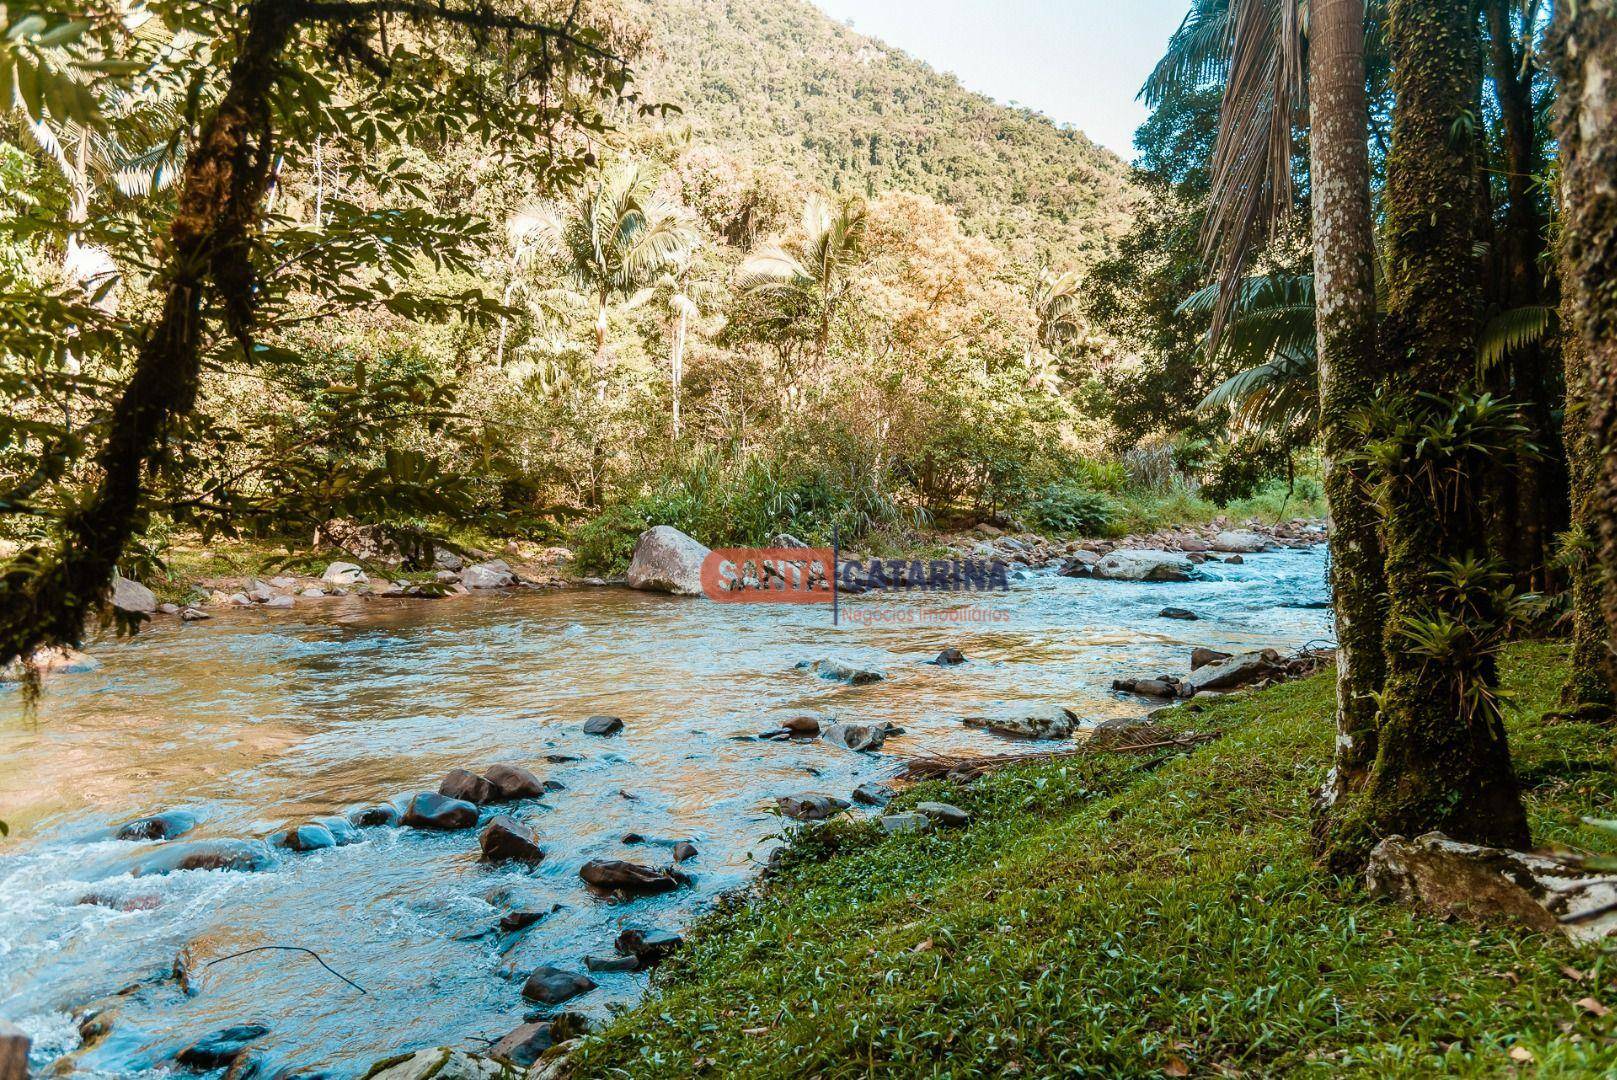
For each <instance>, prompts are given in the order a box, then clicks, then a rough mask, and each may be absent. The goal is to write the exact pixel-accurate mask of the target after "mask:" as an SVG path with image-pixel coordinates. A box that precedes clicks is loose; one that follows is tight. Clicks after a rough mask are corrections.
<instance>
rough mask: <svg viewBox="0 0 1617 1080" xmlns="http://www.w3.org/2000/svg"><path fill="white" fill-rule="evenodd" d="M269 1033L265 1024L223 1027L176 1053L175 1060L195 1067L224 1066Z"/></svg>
mask: <svg viewBox="0 0 1617 1080" xmlns="http://www.w3.org/2000/svg"><path fill="white" fill-rule="evenodd" d="M268 1034H269V1028H267V1027H265V1026H264V1025H263V1024H237V1025H235V1026H233V1027H227V1028H222V1029H220V1030H219V1031H215V1032H214V1033H213V1034H212V1035H208V1036H206V1037H205V1038H202V1039H198V1040H197V1041H196V1042H194V1043H192V1044H191V1045H190V1046H187V1047H186V1048H185V1049H184V1050H181V1051H180V1052H179V1053H178V1054H176V1055H174V1060H175V1061H178V1062H179V1063H180V1064H181V1065H188V1066H190V1067H191V1068H193V1069H219V1068H223V1067H224V1066H226V1065H229V1064H230V1063H231V1062H232V1061H235V1060H236V1059H237V1058H238V1057H240V1056H241V1055H242V1052H243V1051H245V1050H246V1049H247V1047H249V1046H250V1045H252V1044H253V1043H254V1042H256V1041H257V1040H259V1039H262V1038H263V1037H264V1036H265V1035H268Z"/></svg>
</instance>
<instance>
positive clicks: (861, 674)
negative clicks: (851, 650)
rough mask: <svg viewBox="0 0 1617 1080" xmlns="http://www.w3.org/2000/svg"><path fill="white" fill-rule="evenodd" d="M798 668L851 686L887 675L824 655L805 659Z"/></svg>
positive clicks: (878, 679) (864, 683)
mask: <svg viewBox="0 0 1617 1080" xmlns="http://www.w3.org/2000/svg"><path fill="white" fill-rule="evenodd" d="M797 670H799V671H811V672H813V673H814V674H816V675H818V676H819V677H820V678H822V679H830V680H831V681H833V682H843V683H847V684H848V685H849V686H864V685H866V684H867V683H873V682H880V681H881V680H883V679H885V678H887V676H886V675H885V674H884V673H882V672H880V671H877V670H875V669H874V668H858V667H854V666H853V665H852V664H849V663H847V662H846V661H843V660H837V659H835V658H833V657H823V658H821V659H819V660H803V661H801V662H799V663H798V665H797Z"/></svg>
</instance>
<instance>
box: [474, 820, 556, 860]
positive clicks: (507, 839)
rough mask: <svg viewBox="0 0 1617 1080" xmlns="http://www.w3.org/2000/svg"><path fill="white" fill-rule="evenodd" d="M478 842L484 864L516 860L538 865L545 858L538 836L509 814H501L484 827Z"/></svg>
mask: <svg viewBox="0 0 1617 1080" xmlns="http://www.w3.org/2000/svg"><path fill="white" fill-rule="evenodd" d="M477 842H478V845H479V846H480V847H481V848H482V849H483V861H484V862H505V861H507V860H510V859H516V860H518V861H519V862H527V863H536V862H538V861H539V860H541V859H543V858H544V857H545V853H544V851H543V850H541V849H540V847H539V837H538V834H536V833H535V832H534V831H533V830H532V829H530V828H528V826H526V825H524V824H522V822H520V821H518V820H517V819H516V818H514V817H511V816H510V815H509V814H501V815H499V816H498V817H496V818H495V819H494V820H493V821H490V822H489V823H488V824H487V825H485V826H483V831H482V832H481V833H480V834H479V835H478V837H477Z"/></svg>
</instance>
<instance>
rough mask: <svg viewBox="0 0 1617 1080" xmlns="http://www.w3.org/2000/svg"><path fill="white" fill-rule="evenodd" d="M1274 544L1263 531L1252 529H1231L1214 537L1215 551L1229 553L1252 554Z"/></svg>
mask: <svg viewBox="0 0 1617 1080" xmlns="http://www.w3.org/2000/svg"><path fill="white" fill-rule="evenodd" d="M1273 546H1274V545H1273V544H1271V543H1270V542H1269V540H1268V538H1267V537H1265V536H1263V534H1261V533H1256V532H1253V531H1252V530H1251V529H1229V530H1226V531H1224V532H1221V533H1219V534H1218V535H1217V536H1215V537H1214V538H1213V543H1212V548H1213V550H1214V551H1220V552H1226V553H1229V554H1240V555H1251V554H1253V553H1254V552H1259V551H1268V550H1269V549H1270V548H1271V547H1273Z"/></svg>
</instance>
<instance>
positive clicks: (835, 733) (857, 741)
mask: <svg viewBox="0 0 1617 1080" xmlns="http://www.w3.org/2000/svg"><path fill="white" fill-rule="evenodd" d="M820 739H821V741H823V742H828V743H830V744H831V745H832V746H840V747H842V748H843V749H845V750H880V749H881V746H882V743H883V742H885V741H886V740H887V728H886V727H885V726H884V725H881V724H841V723H838V724H832V725H831V726H830V727H828V728H825V729H824V730H822V731H821V732H820Z"/></svg>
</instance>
